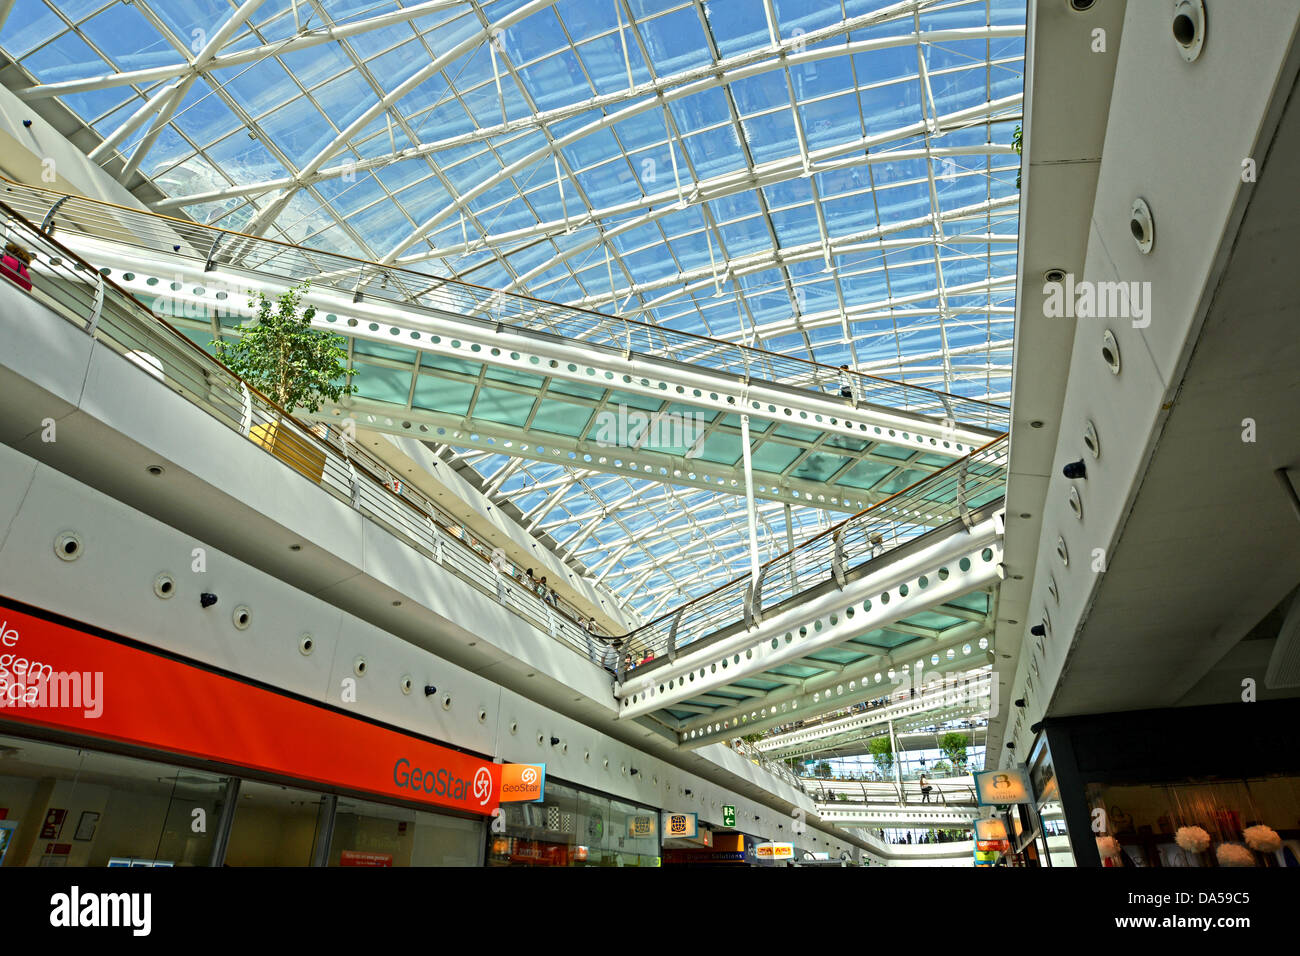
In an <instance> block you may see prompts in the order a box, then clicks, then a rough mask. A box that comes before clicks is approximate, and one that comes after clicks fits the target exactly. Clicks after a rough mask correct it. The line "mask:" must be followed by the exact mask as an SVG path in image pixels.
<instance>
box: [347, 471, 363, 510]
mask: <svg viewBox="0 0 1300 956" xmlns="http://www.w3.org/2000/svg"><path fill="white" fill-rule="evenodd" d="M344 461H346V462H347V465H348V478H349V479H350V481H351V485H352V487H351V488H349V489H348V494H349V495H350V496H351V498H352V507H353V508H356V509H357V510H358V511H360V510H361V479H360V478H358V477H357V470H356V468H354V467H353V466H352V459H350V458H347V459H344Z"/></svg>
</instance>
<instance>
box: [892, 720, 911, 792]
mask: <svg viewBox="0 0 1300 956" xmlns="http://www.w3.org/2000/svg"><path fill="white" fill-rule="evenodd" d="M889 750H890V752H891V753H892V754H893V755H894V786H895V787H897V788H898V803H899V806H907V801H906V800H904V799H903V758H902V755H901V754H899V752H898V738H897V737H895V736H894V722H893V721H892V720H891V721H890V722H889Z"/></svg>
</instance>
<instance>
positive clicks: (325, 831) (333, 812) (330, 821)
mask: <svg viewBox="0 0 1300 956" xmlns="http://www.w3.org/2000/svg"><path fill="white" fill-rule="evenodd" d="M338 809H339V798H338V795H337V794H333V793H327V794H325V796H323V797H321V804H320V811H319V812H318V813H317V814H316V842H315V843H314V844H313V845H312V851H311V865H312V866H329V862H330V843H331V842H333V840H334V818H335V816H337V814H338Z"/></svg>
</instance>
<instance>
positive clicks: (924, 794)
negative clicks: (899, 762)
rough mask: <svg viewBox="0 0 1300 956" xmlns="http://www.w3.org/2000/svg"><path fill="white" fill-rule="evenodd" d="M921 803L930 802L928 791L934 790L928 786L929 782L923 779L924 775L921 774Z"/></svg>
mask: <svg viewBox="0 0 1300 956" xmlns="http://www.w3.org/2000/svg"><path fill="white" fill-rule="evenodd" d="M920 782H921V802H922V803H929V802H930V791H931V790H932V789H934V788H933V787H931V786H930V781H929V780H926V779H925V774H924V773H923V774H921V781H920Z"/></svg>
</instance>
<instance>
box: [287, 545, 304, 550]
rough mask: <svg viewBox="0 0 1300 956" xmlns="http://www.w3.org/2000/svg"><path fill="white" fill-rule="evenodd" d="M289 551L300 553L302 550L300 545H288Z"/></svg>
mask: <svg viewBox="0 0 1300 956" xmlns="http://www.w3.org/2000/svg"><path fill="white" fill-rule="evenodd" d="M289 550H290V551H301V550H302V545H300V544H291V545H289Z"/></svg>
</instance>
